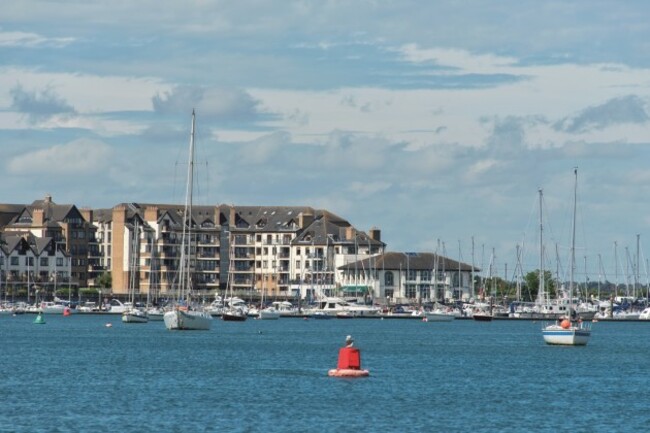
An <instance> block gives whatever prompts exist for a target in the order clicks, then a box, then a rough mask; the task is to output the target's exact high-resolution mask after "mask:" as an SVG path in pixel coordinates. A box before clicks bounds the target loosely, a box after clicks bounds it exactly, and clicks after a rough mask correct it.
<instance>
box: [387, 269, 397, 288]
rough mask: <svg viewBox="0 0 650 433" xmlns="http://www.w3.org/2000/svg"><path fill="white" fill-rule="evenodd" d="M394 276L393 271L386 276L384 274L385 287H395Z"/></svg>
mask: <svg viewBox="0 0 650 433" xmlns="http://www.w3.org/2000/svg"><path fill="white" fill-rule="evenodd" d="M394 284H395V282H394V276H393V273H392V272H391V271H387V272H386V274H384V285H385V286H392V285H394Z"/></svg>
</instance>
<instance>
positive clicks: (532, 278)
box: [524, 269, 556, 301]
mask: <svg viewBox="0 0 650 433" xmlns="http://www.w3.org/2000/svg"><path fill="white" fill-rule="evenodd" d="M524 281H525V282H526V287H528V292H529V293H530V297H531V299H530V300H531V301H534V300H535V299H537V295H538V293H539V269H536V270H534V271H532V272H529V273H527V274H526V275H525V276H524ZM544 290H545V291H546V292H547V293H549V294H550V296H551V297H554V296H555V293H556V287H555V281H554V280H553V274H551V271H544Z"/></svg>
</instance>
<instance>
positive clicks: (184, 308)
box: [163, 111, 212, 330]
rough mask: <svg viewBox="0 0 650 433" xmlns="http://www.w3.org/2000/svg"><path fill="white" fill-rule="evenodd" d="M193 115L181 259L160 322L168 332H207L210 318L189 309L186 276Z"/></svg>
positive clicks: (188, 251) (190, 279)
mask: <svg viewBox="0 0 650 433" xmlns="http://www.w3.org/2000/svg"><path fill="white" fill-rule="evenodd" d="M195 117H196V116H195V114H194V111H192V131H191V134H190V150H189V160H188V167H187V185H186V192H185V207H184V210H183V222H182V224H183V231H182V238H181V257H180V265H179V272H178V281H177V285H176V294H177V299H176V303H175V305H174V306H173V308H172V310H171V311H168V312H166V313H165V315H164V317H163V320H164V321H165V327H166V328H167V329H169V330H208V329H210V325H211V323H212V316H210V315H209V314H208V313H206V312H204V311H198V310H194V309H192V307H191V305H190V293H191V289H192V276H191V273H190V253H191V247H190V244H191V240H192V236H191V235H192V191H193V188H194V125H195Z"/></svg>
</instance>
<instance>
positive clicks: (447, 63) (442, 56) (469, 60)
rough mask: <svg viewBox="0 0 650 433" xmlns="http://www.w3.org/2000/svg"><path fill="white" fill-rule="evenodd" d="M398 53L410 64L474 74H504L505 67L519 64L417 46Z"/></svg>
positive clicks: (457, 51)
mask: <svg viewBox="0 0 650 433" xmlns="http://www.w3.org/2000/svg"><path fill="white" fill-rule="evenodd" d="M397 51H398V52H399V53H400V54H401V56H402V58H403V59H404V60H406V61H408V62H412V63H432V64H435V65H437V66H441V67H448V68H453V69H457V70H458V71H460V72H465V73H474V74H478V73H494V72H503V71H504V67H510V66H514V65H516V63H517V59H515V58H513V57H503V56H497V55H494V54H473V53H470V52H469V51H466V50H461V49H449V48H420V47H419V46H418V45H417V44H405V45H403V46H401V47H400V48H399V49H397ZM458 71H456V72H458Z"/></svg>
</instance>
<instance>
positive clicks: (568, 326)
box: [560, 319, 571, 329]
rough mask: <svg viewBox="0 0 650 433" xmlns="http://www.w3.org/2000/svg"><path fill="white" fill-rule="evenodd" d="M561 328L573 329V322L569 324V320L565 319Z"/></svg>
mask: <svg viewBox="0 0 650 433" xmlns="http://www.w3.org/2000/svg"><path fill="white" fill-rule="evenodd" d="M560 326H561V327H562V328H563V329H569V328H570V327H571V322H569V321H568V320H567V319H564V320H562V322H561V323H560Z"/></svg>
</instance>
